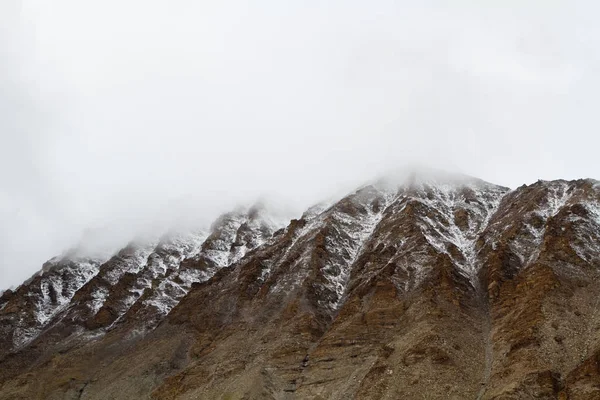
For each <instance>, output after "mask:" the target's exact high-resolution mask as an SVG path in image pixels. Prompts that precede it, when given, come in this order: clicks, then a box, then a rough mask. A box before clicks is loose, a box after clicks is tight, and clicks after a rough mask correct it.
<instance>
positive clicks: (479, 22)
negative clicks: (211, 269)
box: [0, 0, 600, 288]
mask: <svg viewBox="0 0 600 400" xmlns="http://www.w3.org/2000/svg"><path fill="white" fill-rule="evenodd" d="M482 3H484V4H485V5H482ZM523 3H526V5H524V4H523ZM0 4H1V5H0V139H1V142H0V288H6V287H8V286H11V285H16V284H19V283H20V282H21V281H23V280H24V279H25V278H27V277H28V276H30V275H31V274H32V273H33V272H35V271H36V270H38V269H39V268H40V266H41V264H42V263H43V262H44V261H45V260H46V259H48V258H50V257H51V256H53V255H56V254H58V253H60V252H61V251H63V250H65V249H66V248H68V247H70V246H72V245H74V244H75V243H77V242H78V241H79V240H80V238H81V236H82V233H83V232H84V231H85V230H86V229H87V228H94V229H99V228H101V229H102V232H108V235H109V236H110V237H111V238H116V237H119V238H120V237H125V236H127V235H129V234H130V232H131V231H132V229H134V228H135V229H137V228H139V227H140V226H144V224H147V223H149V221H154V220H156V219H157V218H161V215H163V216H164V215H169V216H172V215H175V214H177V213H178V212H179V213H182V212H183V213H184V214H189V213H192V212H193V213H194V216H195V217H197V218H200V219H201V220H210V219H211V218H213V217H214V216H215V215H216V214H217V213H219V212H220V211H222V210H225V209H227V208H230V207H232V206H233V205H234V204H236V203H239V202H242V203H248V202H252V201H254V200H255V199H257V198H259V197H261V196H262V197H265V198H269V199H275V200H274V201H276V202H278V204H280V205H282V204H283V205H284V207H285V208H286V209H288V210H291V211H292V212H293V213H294V212H295V213H300V212H301V210H302V209H303V208H304V207H306V206H308V205H310V204H311V203H314V202H316V201H318V200H319V199H321V198H323V197H327V196H330V195H332V194H335V193H340V192H341V191H345V190H350V188H352V187H354V186H357V185H360V184H361V183H362V182H364V181H366V180H369V179H371V178H373V177H375V176H377V175H379V174H381V173H383V171H387V170H393V169H395V168H401V167H402V166H404V165H406V164H409V163H415V162H417V163H420V164H425V165H430V166H433V167H440V168H444V169H452V170H455V171H460V172H463V173H466V174H470V175H474V176H477V177H480V178H482V179H485V180H488V181H491V182H494V183H499V184H503V185H506V186H511V187H516V186H519V185H521V184H523V183H532V182H534V181H536V180H537V179H540V178H542V179H555V178H580V177H593V178H599V177H600V161H599V154H600V153H599V146H600V135H599V134H598V128H599V125H600V124H599V123H598V118H599V117H598V115H599V114H598V111H597V110H598V104H599V101H598V93H600V70H599V67H600V31H599V27H600V25H598V24H597V17H598V15H600V6H599V3H598V2H597V1H573V0H571V1H559V0H555V1H549V0H544V1H542V0H539V1H533V0H530V1H525V2H523V1H516V0H515V1H506V0H503V1H500V0H498V1H486V2H478V1H475V0H471V1H466V0H462V1H461V0H456V1H451V2H450V1H437V2H436V1H418V2H417V1H412V0H411V1H368V2H367V1H350V0H339V1H336V0H330V1H317V0H314V1H311V0H307V1H266V0H264V1H227V0H226V1H185V0H176V1H148V0H145V1H142V0H139V1H134V0H129V1H124V0H120V1H81V0H73V1H65V0H54V1H46V0H39V1H29V0H20V1H16V0H4V1H2V2H1V3H0ZM416 4H419V5H416ZM449 4H452V6H450V5H449ZM192 209H193V210H194V211H190V210H192Z"/></svg>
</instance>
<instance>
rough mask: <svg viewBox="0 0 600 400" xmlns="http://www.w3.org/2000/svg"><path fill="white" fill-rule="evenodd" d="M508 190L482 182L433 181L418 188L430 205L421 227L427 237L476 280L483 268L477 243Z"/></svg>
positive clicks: (422, 198)
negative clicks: (443, 182)
mask: <svg viewBox="0 0 600 400" xmlns="http://www.w3.org/2000/svg"><path fill="white" fill-rule="evenodd" d="M505 192H506V191H505V190H504V189H502V188H499V187H496V186H492V185H487V184H484V183H480V182H467V183H464V184H463V185H460V186H459V185H445V184H437V185H429V184H425V185H423V186H422V187H421V188H419V189H418V190H417V195H416V199H417V200H418V201H420V202H422V203H423V204H425V205H426V206H427V209H428V213H427V214H426V215H424V216H422V217H421V220H422V222H421V224H420V226H421V229H422V232H423V234H424V235H425V238H426V239H427V241H428V242H429V243H430V244H431V245H432V246H433V247H434V248H435V249H436V250H437V251H438V252H439V253H444V254H447V255H448V256H449V257H450V258H451V259H452V261H453V263H454V264H455V265H456V266H457V267H458V268H459V270H460V271H461V273H462V274H463V275H464V276H465V277H468V278H469V279H470V281H471V282H472V283H473V284H474V283H475V282H476V275H477V272H478V269H479V267H480V266H479V263H478V261H477V248H476V243H477V240H478V239H479V237H480V235H481V234H482V232H483V231H484V230H485V229H486V227H487V225H488V223H489V221H490V219H491V217H492V215H493V214H494V212H495V211H496V210H497V208H498V205H499V204H500V201H501V199H502V196H503V195H504V193H505Z"/></svg>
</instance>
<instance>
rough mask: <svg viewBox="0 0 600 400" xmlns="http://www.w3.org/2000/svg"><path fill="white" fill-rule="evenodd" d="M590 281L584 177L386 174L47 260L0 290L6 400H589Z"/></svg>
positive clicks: (597, 220) (592, 253)
mask: <svg viewBox="0 0 600 400" xmlns="http://www.w3.org/2000/svg"><path fill="white" fill-rule="evenodd" d="M280 228H281V229H280ZM599 275H600V183H598V182H596V181H593V180H578V181H571V182H567V181H552V182H546V181H538V182H537V183H535V184H532V185H529V186H522V187H520V188H517V189H515V190H509V189H507V188H503V187H499V186H496V185H493V184H489V183H486V182H483V181H480V180H477V179H473V178H466V177H452V176H435V177H432V176H428V177H420V176H412V177H410V178H408V179H402V180H399V181H393V180H392V181H390V180H386V181H381V182H378V183H376V184H373V185H368V186H365V187H363V188H361V189H359V190H357V191H356V192H355V193H352V194H350V195H348V196H346V197H344V198H342V199H341V200H339V201H337V202H335V203H334V204H332V205H330V206H328V207H315V208H313V209H310V210H309V211H307V212H306V213H305V214H304V215H303V216H302V217H300V218H298V219H294V220H292V221H290V222H289V223H288V224H287V226H285V227H280V226H278V225H277V224H276V223H273V222H272V220H271V218H270V217H269V216H268V213H267V212H266V211H265V210H264V209H261V208H259V207H255V208H252V209H250V210H247V211H235V212H232V213H229V214H226V215H224V216H222V217H221V218H219V219H218V220H217V221H216V222H215V223H214V224H213V226H212V227H211V228H210V229H209V230H208V231H207V232H183V233H182V232H177V233H171V234H168V235H165V236H163V237H162V238H160V239H158V240H157V241H156V242H153V241H143V242H139V241H138V242H132V243H131V244H129V245H128V246H127V247H125V248H124V249H123V250H121V251H119V252H118V253H117V254H115V255H114V256H112V257H111V258H109V259H107V260H96V259H90V258H85V257H82V256H77V257H74V256H65V257H63V258H61V259H55V260H52V261H50V262H49V263H48V264H46V265H45V266H44V268H43V270H42V271H41V273H40V274H38V275H36V276H35V277H33V278H32V279H30V280H29V281H28V282H25V283H24V284H23V285H22V286H21V287H19V288H18V289H17V290H15V291H14V292H13V291H7V292H5V293H4V294H3V295H2V297H1V300H0V330H1V332H2V333H3V334H2V335H1V337H0V366H1V367H2V368H0V397H1V398H7V399H25V398H27V399H31V398H56V399H62V398H74V399H107V398H118V399H121V398H122V399H126V398H156V399H171V398H173V399H174V398H181V399H198V398H201V399H263V398H267V399H268V398H271V399H348V398H355V399H400V398H406V399H413V398H414V399H419V398H431V399H436V398H439V399H530V398H541V399H595V398H598V399H600V334H599V330H600V313H599V312H598V308H599V307H600V300H598V299H600V279H598V278H600V276H599Z"/></svg>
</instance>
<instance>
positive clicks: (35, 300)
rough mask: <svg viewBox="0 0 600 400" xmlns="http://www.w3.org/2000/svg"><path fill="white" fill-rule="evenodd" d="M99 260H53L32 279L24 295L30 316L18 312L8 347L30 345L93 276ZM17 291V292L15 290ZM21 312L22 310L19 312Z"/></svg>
mask: <svg viewBox="0 0 600 400" xmlns="http://www.w3.org/2000/svg"><path fill="white" fill-rule="evenodd" d="M101 261H102V260H98V259H96V260H94V259H88V258H73V259H70V258H68V256H65V257H64V258H54V259H52V260H51V261H49V262H48V263H46V264H45V265H44V268H43V272H42V274H41V275H39V276H37V277H34V278H33V279H32V280H31V281H30V283H29V286H28V287H25V286H23V289H26V290H27V293H26V294H24V295H25V298H26V304H22V305H21V307H23V308H26V309H29V310H30V311H29V312H30V313H31V314H30V315H31V316H32V317H33V318H32V319H31V318H26V317H25V316H24V315H25V313H22V314H21V316H20V318H19V320H18V323H17V324H16V326H15V328H14V330H13V333H12V344H13V346H14V347H15V348H20V347H22V346H24V345H26V344H27V343H29V342H31V341H32V340H33V339H35V337H37V335H38V334H39V333H40V332H41V331H42V330H43V329H44V328H45V327H46V325H47V324H48V323H49V322H50V321H51V320H52V318H54V317H55V316H56V315H57V314H59V313H60V312H61V311H63V310H64V309H65V307H67V306H68V305H69V304H70V302H71V299H72V298H73V296H74V294H75V293H76V292H77V290H79V289H80V288H81V287H82V286H83V285H85V284H86V283H87V282H88V281H89V280H90V279H91V278H93V277H94V276H95V275H96V274H97V273H98V269H99V266H100V264H101ZM17 291H19V289H17ZM23 311H24V310H23Z"/></svg>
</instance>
